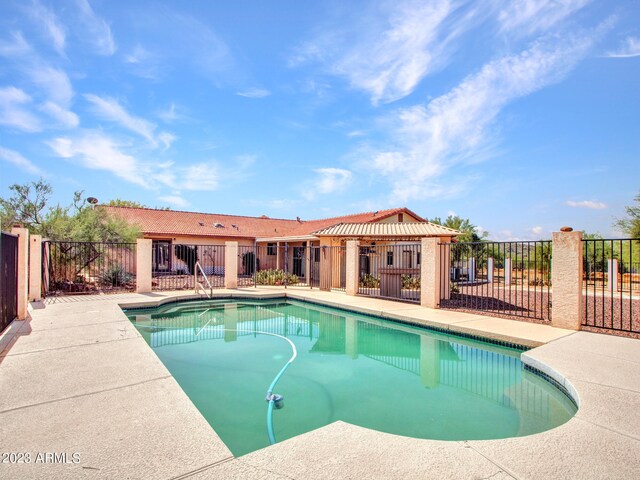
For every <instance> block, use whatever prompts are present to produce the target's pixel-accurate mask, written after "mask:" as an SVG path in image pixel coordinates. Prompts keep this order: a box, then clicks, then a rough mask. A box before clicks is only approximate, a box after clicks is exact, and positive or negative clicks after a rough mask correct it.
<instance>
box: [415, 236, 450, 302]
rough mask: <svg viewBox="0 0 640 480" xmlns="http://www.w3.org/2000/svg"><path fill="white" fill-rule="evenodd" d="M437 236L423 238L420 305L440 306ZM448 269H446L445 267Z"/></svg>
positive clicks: (440, 272)
mask: <svg viewBox="0 0 640 480" xmlns="http://www.w3.org/2000/svg"><path fill="white" fill-rule="evenodd" d="M438 243H439V239H438V238H437V237H428V238H423V239H422V241H421V246H420V247H421V255H420V305H422V306H423V307H429V308H440V285H441V283H442V269H441V268H440V247H439V245H438ZM445 270H446V269H445Z"/></svg>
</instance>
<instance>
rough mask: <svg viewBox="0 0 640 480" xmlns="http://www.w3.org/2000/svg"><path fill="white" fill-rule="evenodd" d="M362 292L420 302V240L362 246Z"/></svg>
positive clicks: (359, 288) (360, 251)
mask: <svg viewBox="0 0 640 480" xmlns="http://www.w3.org/2000/svg"><path fill="white" fill-rule="evenodd" d="M359 248H360V250H359V261H358V269H359V272H358V278H359V282H358V293H359V294H360V295H369V296H372V297H380V298H392V299H395V300H402V301H406V302H414V303H419V302H420V255H421V245H420V244H419V243H411V244H398V245H386V244H376V245H373V244H372V245H368V246H361V247H359Z"/></svg>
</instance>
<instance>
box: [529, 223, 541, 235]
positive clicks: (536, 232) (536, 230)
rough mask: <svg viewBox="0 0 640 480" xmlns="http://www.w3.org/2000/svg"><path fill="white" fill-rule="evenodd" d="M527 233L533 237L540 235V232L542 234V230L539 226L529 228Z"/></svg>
mask: <svg viewBox="0 0 640 480" xmlns="http://www.w3.org/2000/svg"><path fill="white" fill-rule="evenodd" d="M529 231H530V232H531V233H532V234H533V235H542V232H544V228H542V227H541V226H540V225H536V226H535V227H531V228H530V229H529Z"/></svg>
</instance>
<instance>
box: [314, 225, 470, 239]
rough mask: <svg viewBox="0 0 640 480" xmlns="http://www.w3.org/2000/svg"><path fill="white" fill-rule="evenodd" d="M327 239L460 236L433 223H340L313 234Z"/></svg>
mask: <svg viewBox="0 0 640 480" xmlns="http://www.w3.org/2000/svg"><path fill="white" fill-rule="evenodd" d="M314 235H317V236H329V237H354V238H355V237H376V238H381V237H396V238H397V237H402V238H419V237H438V236H456V235H462V233H461V232H459V231H458V230H454V229H453V228H449V227H443V226H441V225H437V224H435V223H429V222H419V223H340V224H338V225H333V226H331V227H328V228H324V229H322V230H319V231H317V232H314Z"/></svg>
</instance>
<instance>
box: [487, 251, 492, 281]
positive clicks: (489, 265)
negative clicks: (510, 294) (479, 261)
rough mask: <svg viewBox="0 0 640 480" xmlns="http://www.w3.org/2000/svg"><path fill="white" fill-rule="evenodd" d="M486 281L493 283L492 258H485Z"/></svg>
mask: <svg viewBox="0 0 640 480" xmlns="http://www.w3.org/2000/svg"><path fill="white" fill-rule="evenodd" d="M487 281H488V282H489V283H493V258H491V257H489V258H487Z"/></svg>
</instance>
